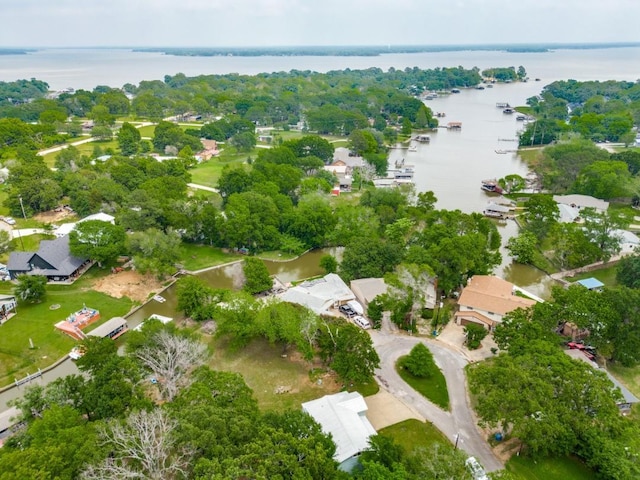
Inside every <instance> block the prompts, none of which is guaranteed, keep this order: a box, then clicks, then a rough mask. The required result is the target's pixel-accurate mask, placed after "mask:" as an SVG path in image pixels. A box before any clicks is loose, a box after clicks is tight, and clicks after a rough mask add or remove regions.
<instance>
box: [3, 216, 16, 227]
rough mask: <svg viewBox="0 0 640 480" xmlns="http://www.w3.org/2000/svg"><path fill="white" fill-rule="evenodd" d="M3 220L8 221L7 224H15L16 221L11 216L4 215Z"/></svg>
mask: <svg viewBox="0 0 640 480" xmlns="http://www.w3.org/2000/svg"><path fill="white" fill-rule="evenodd" d="M4 222H5V223H8V224H9V225H15V224H16V221H15V220H14V219H13V218H11V217H4Z"/></svg>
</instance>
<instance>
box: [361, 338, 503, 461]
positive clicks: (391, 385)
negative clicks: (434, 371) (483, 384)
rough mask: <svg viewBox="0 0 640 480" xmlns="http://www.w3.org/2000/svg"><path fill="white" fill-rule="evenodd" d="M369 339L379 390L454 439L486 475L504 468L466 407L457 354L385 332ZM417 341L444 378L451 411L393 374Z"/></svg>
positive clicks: (438, 345)
mask: <svg viewBox="0 0 640 480" xmlns="http://www.w3.org/2000/svg"><path fill="white" fill-rule="evenodd" d="M371 338H372V340H373V344H374V346H375V348H376V351H377V352H378V355H379V356H380V368H379V369H378V370H376V372H375V373H376V378H377V380H378V383H379V384H380V386H381V388H383V389H385V390H387V391H388V392H389V393H391V394H392V395H393V396H395V397H396V398H397V399H399V400H400V401H401V402H402V403H404V404H405V405H407V406H408V407H409V408H410V409H411V410H414V411H415V412H417V413H418V414H419V415H421V416H423V417H424V418H426V419H427V420H429V421H430V422H432V423H433V424H434V425H435V426H436V427H437V428H438V430H440V431H441V432H442V433H444V434H445V436H446V437H447V438H449V440H451V442H452V443H455V442H456V438H457V439H458V448H460V449H462V450H464V451H465V452H467V453H468V454H469V455H472V456H474V457H476V458H477V459H478V461H480V463H482V465H483V466H484V468H485V469H486V470H487V471H488V472H492V471H495V470H501V469H503V468H504V465H503V464H502V463H501V462H500V460H498V458H497V457H496V456H495V455H494V454H493V452H492V451H491V448H490V447H489V444H488V443H487V441H486V440H485V438H484V437H483V435H482V434H481V433H480V431H479V430H478V428H477V419H476V418H475V415H474V414H473V412H472V410H471V408H470V406H469V399H468V396H467V387H466V378H465V374H464V371H463V368H464V367H465V366H466V365H467V363H468V362H467V360H466V359H465V358H464V357H463V356H462V355H461V354H460V353H459V352H457V351H456V350H454V349H452V348H450V347H447V346H446V345H443V344H441V343H439V342H437V341H433V340H428V339H424V338H417V337H411V336H400V335H393V334H388V333H385V332H384V331H380V332H378V331H371ZM418 342H422V343H424V344H425V345H426V346H427V347H428V348H429V350H430V351H431V353H433V356H434V359H435V362H436V364H437V365H438V367H440V369H441V370H442V373H443V374H444V376H445V378H446V381H447V389H448V391H449V403H450V408H451V411H450V412H445V411H444V410H442V409H441V408H439V407H438V406H436V405H435V404H433V403H431V402H430V401H429V400H427V399H426V398H424V397H423V396H422V395H420V394H419V393H418V392H416V391H415V390H413V389H412V388H411V387H410V386H409V385H407V384H406V383H405V382H404V380H402V378H400V375H398V373H397V372H396V369H395V364H396V361H397V360H398V358H400V357H401V356H403V355H406V354H408V353H409V351H410V350H411V348H413V346H414V345H415V344H416V343H418Z"/></svg>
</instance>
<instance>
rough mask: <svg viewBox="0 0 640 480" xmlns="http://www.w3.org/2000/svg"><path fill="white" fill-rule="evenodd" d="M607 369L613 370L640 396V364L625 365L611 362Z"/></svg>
mask: <svg viewBox="0 0 640 480" xmlns="http://www.w3.org/2000/svg"><path fill="white" fill-rule="evenodd" d="M607 370H609V372H611V373H612V374H613V375H614V376H615V377H616V378H617V379H618V380H620V381H621V382H622V383H623V384H624V385H625V386H626V387H627V388H628V389H629V390H630V391H631V393H633V394H634V395H635V396H636V397H640V366H638V365H636V366H635V367H631V368H628V367H623V366H621V365H616V364H611V365H608V366H607Z"/></svg>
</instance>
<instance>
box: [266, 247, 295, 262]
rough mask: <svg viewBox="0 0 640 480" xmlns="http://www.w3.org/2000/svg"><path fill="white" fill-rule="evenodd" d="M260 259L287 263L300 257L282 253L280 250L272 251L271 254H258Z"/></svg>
mask: <svg viewBox="0 0 640 480" xmlns="http://www.w3.org/2000/svg"><path fill="white" fill-rule="evenodd" d="M258 257H260V258H261V259H262V260H272V261H276V262H277V261H281V262H286V261H289V260H293V259H294V258H296V257H298V255H296V254H295V253H288V252H282V251H280V250H272V251H269V252H260V253H259V254H258Z"/></svg>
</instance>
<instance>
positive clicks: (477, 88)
mask: <svg viewBox="0 0 640 480" xmlns="http://www.w3.org/2000/svg"><path fill="white" fill-rule="evenodd" d="M476 90H484V85H478V86H476Z"/></svg>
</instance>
